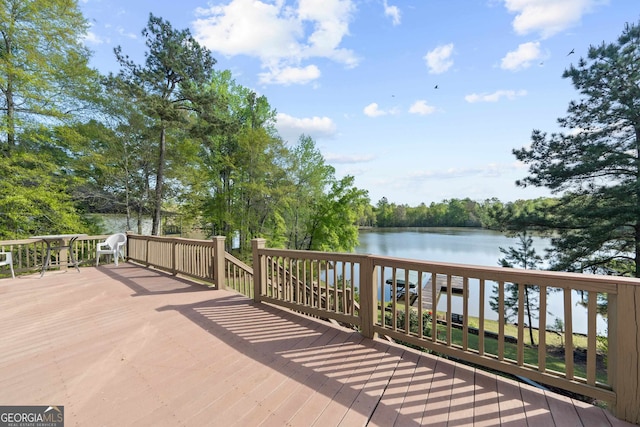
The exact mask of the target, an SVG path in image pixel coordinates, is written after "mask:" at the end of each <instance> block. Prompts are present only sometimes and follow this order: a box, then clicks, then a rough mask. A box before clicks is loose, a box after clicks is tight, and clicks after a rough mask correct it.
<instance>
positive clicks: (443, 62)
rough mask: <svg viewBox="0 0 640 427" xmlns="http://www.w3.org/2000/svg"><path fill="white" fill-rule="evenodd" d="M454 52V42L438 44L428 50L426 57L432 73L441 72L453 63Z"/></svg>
mask: <svg viewBox="0 0 640 427" xmlns="http://www.w3.org/2000/svg"><path fill="white" fill-rule="evenodd" d="M452 54H453V43H449V44H446V45H442V46H438V47H436V48H435V49H433V50H432V51H430V52H428V53H427V54H426V56H425V57H424V59H425V61H426V62H427V67H429V72H430V73H431V74H441V73H444V72H445V71H447V70H448V69H449V68H451V66H452V65H453V60H452V59H451V55H452Z"/></svg>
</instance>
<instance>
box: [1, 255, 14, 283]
mask: <svg viewBox="0 0 640 427" xmlns="http://www.w3.org/2000/svg"><path fill="white" fill-rule="evenodd" d="M3 255H4V261H0V266H2V265H8V266H9V268H10V269H11V277H12V278H14V279H15V278H16V273H15V272H14V271H13V256H11V252H0V257H2V256H3Z"/></svg>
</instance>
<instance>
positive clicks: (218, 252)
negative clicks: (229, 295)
mask: <svg viewBox="0 0 640 427" xmlns="http://www.w3.org/2000/svg"><path fill="white" fill-rule="evenodd" d="M225 239H226V238H225V237H224V236H215V237H214V238H213V241H214V242H215V245H214V247H213V281H214V282H215V284H216V289H218V290H224V289H226V284H225V277H226V276H225V272H224V254H225V250H224V241H225Z"/></svg>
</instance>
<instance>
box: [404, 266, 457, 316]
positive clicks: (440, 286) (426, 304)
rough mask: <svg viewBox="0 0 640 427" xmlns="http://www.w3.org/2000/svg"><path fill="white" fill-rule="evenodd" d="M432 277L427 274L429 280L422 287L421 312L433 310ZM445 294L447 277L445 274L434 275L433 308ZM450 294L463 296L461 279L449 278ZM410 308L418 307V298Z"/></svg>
mask: <svg viewBox="0 0 640 427" xmlns="http://www.w3.org/2000/svg"><path fill="white" fill-rule="evenodd" d="M431 279H432V275H431V274H429V279H428V280H427V282H426V283H425V284H424V286H423V287H422V309H423V310H431V311H433V310H434V304H433V301H434V298H433V292H432V290H433V289H432V286H431ZM442 292H444V293H446V292H447V275H446V274H436V295H435V301H436V304H435V306H436V307H437V306H438V301H439V300H440V294H441V293H442ZM451 294H452V295H461V296H462V295H464V288H463V286H462V277H459V276H451ZM411 306H412V307H415V308H417V307H418V298H416V299H415V301H413V303H412V304H411Z"/></svg>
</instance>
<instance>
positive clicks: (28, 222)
mask: <svg viewBox="0 0 640 427" xmlns="http://www.w3.org/2000/svg"><path fill="white" fill-rule="evenodd" d="M68 184H69V181H68V179H67V177H66V176H65V175H64V174H63V173H61V170H60V168H59V167H58V166H56V165H55V164H54V163H53V162H51V159H49V158H47V156H45V155H42V154H38V155H36V154H30V153H24V152H21V151H17V152H14V153H13V154H12V156H11V157H10V158H7V157H4V156H0V239H19V238H26V237H29V236H32V235H37V234H55V233H79V232H89V231H96V229H95V228H92V227H91V226H90V223H88V222H87V221H85V220H84V219H83V218H82V217H81V215H80V214H79V213H78V212H77V211H76V210H75V208H74V206H73V203H72V202H71V196H70V194H69V193H68V191H67V188H68Z"/></svg>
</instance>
